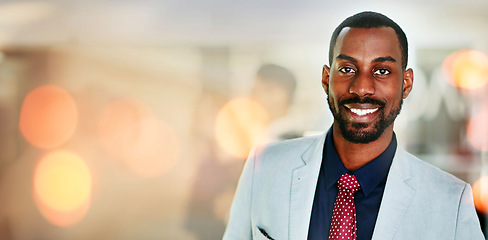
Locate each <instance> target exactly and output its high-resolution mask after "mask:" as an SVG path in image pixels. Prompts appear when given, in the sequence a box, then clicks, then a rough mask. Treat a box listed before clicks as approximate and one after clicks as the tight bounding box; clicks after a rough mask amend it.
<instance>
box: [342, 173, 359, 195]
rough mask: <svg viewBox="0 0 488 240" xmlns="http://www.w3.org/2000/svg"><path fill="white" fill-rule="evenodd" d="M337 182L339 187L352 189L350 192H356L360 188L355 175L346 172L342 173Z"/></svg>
mask: <svg viewBox="0 0 488 240" xmlns="http://www.w3.org/2000/svg"><path fill="white" fill-rule="evenodd" d="M337 183H338V185H339V189H349V190H352V192H356V191H358V190H359V189H360V188H361V186H360V185H359V182H358V180H357V179H356V176H354V175H350V174H347V173H346V174H344V175H342V176H341V178H339V181H337Z"/></svg>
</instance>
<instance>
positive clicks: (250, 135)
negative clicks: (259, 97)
mask: <svg viewBox="0 0 488 240" xmlns="http://www.w3.org/2000/svg"><path fill="white" fill-rule="evenodd" d="M269 121H270V119H269V115H268V113H267V112H266V110H265V108H264V107H263V106H262V105H261V104H259V103H258V102H257V101H255V100H253V99H251V98H235V99H232V100H230V101H229V102H227V103H226V104H225V105H224V106H223V107H222V109H220V111H219V113H218V114H217V118H216V121H215V136H216V138H217V142H218V144H219V146H221V147H222V148H223V150H224V151H225V152H227V153H228V154H230V155H231V156H233V157H237V158H241V159H244V158H246V157H247V155H248V154H249V151H250V150H251V148H252V147H253V146H254V145H255V144H256V143H257V141H258V139H259V138H260V137H262V136H263V134H264V133H265V130H266V127H267V125H268V124H269Z"/></svg>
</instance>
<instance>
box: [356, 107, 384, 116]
mask: <svg viewBox="0 0 488 240" xmlns="http://www.w3.org/2000/svg"><path fill="white" fill-rule="evenodd" d="M377 110H378V108H374V109H358V108H351V112H353V113H355V114H357V115H359V116H364V115H366V114H370V113H374V112H376V111H377Z"/></svg>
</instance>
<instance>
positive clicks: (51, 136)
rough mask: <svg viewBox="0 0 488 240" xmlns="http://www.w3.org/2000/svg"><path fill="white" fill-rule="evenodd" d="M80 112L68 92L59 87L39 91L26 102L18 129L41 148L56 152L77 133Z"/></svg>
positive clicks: (34, 91) (49, 87) (40, 88)
mask: <svg viewBox="0 0 488 240" xmlns="http://www.w3.org/2000/svg"><path fill="white" fill-rule="evenodd" d="M77 123H78V108H77V106H76V103H75V101H74V100H73V98H72V97H71V96H70V94H69V93H68V92H66V91H65V90H63V89H62V88H60V87H57V86H52V85H48V86H42V87H38V88H36V89H34V90H32V91H31V92H29V94H27V96H26V97H25V99H24V102H23V104H22V108H21V110H20V117H19V128H20V131H21V133H22V135H23V136H24V138H25V139H26V140H27V141H28V142H29V143H31V144H32V145H34V146H36V147H38V148H44V149H46V148H53V147H57V146H59V145H61V144H63V143H64V142H66V141H67V140H68V139H69V138H70V137H71V136H72V135H73V133H74V131H75V130H76V125H77Z"/></svg>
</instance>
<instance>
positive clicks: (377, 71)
mask: <svg viewBox="0 0 488 240" xmlns="http://www.w3.org/2000/svg"><path fill="white" fill-rule="evenodd" d="M374 74H376V75H387V74H390V71H389V70H387V69H384V68H382V69H378V70H376V71H375V72H374Z"/></svg>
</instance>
